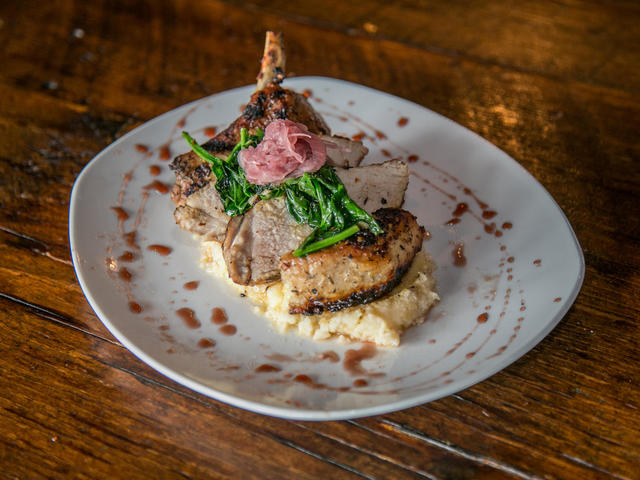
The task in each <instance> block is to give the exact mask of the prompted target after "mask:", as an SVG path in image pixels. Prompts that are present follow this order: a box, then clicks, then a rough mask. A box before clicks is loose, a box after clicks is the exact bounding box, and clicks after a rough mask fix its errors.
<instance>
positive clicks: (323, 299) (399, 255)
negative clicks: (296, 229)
mask: <svg viewBox="0 0 640 480" xmlns="http://www.w3.org/2000/svg"><path fill="white" fill-rule="evenodd" d="M374 217H375V218H376V220H378V222H379V223H380V226H381V227H382V228H383V229H384V233H383V234H382V235H378V236H375V235H373V234H371V233H370V232H369V231H362V232H359V233H357V234H356V235H353V236H352V237H349V238H348V239H346V240H344V241H342V242H340V243H337V244H336V245H333V246H331V247H329V248H326V249H324V250H320V251H318V252H314V253H311V254H309V255H307V256H305V257H299V258H297V257H294V256H293V255H292V254H291V253H289V254H286V255H284V256H283V257H282V259H281V261H280V273H281V277H282V281H283V282H284V286H285V289H287V290H289V291H290V292H291V296H290V300H289V313H291V314H299V313H302V314H305V315H312V314H319V313H322V312H323V311H325V310H328V311H332V312H334V311H337V310H342V309H343V308H347V307H351V306H354V305H361V304H363V303H369V302H372V301H374V300H376V299H377V298H380V297H381V296H382V295H384V294H385V293H387V292H389V291H390V290H392V289H393V287H395V286H396V285H397V284H398V283H399V281H400V279H401V278H402V276H403V275H404V274H405V272H406V271H407V270H408V268H409V267H410V266H411V262H412V261H413V258H414V257H415V255H416V253H418V252H419V251H420V249H421V248H422V239H423V234H424V229H423V228H422V227H421V226H420V225H419V224H418V222H417V220H416V217H414V216H413V215H412V214H411V213H409V212H407V211H406V210H402V209H395V208H386V209H380V210H378V211H377V212H375V213H374Z"/></svg>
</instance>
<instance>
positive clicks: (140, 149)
mask: <svg viewBox="0 0 640 480" xmlns="http://www.w3.org/2000/svg"><path fill="white" fill-rule="evenodd" d="M135 149H136V152H140V153H147V152H148V151H149V147H147V146H146V145H142V144H141V143H138V144H136V146H135Z"/></svg>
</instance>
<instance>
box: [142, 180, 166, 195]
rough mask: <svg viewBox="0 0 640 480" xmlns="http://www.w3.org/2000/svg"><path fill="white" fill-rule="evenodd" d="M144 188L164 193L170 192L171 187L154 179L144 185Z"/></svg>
mask: <svg viewBox="0 0 640 480" xmlns="http://www.w3.org/2000/svg"><path fill="white" fill-rule="evenodd" d="M142 188H143V189H144V190H155V191H156V192H158V193H160V194H162V195H164V194H165V193H168V192H169V187H167V186H166V185H165V184H164V183H162V182H160V181H158V180H154V181H153V182H151V183H150V184H149V185H145V186H144V187H142Z"/></svg>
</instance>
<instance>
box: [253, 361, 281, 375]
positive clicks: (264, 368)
mask: <svg viewBox="0 0 640 480" xmlns="http://www.w3.org/2000/svg"><path fill="white" fill-rule="evenodd" d="M280 370H282V369H281V368H280V367H277V366H275V365H271V364H269V363H263V364H262V365H260V366H259V367H257V368H256V369H255V370H254V372H256V373H272V372H279V371H280Z"/></svg>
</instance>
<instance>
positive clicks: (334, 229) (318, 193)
mask: <svg viewBox="0 0 640 480" xmlns="http://www.w3.org/2000/svg"><path fill="white" fill-rule="evenodd" d="M182 136H183V137H184V139H185V140H186V141H187V142H188V143H189V146H190V147H191V148H192V149H193V151H194V152H195V153H196V154H197V155H198V156H199V157H200V158H202V159H203V160H205V161H207V162H208V163H209V164H210V165H211V170H212V171H213V174H214V175H215V176H216V185H215V187H216V190H217V191H218V193H219V194H220V200H221V201H222V204H223V205H224V209H225V212H226V213H227V214H228V215H229V216H232V217H233V216H236V215H242V214H243V213H245V212H246V211H247V210H249V209H250V208H251V207H252V206H253V204H254V203H255V202H256V201H257V200H258V199H269V198H276V197H281V196H284V197H285V201H286V204H287V209H288V211H289V214H290V215H291V216H292V217H293V218H294V220H295V221H296V222H297V223H300V224H305V223H306V224H308V225H309V226H311V227H312V228H313V232H311V234H310V235H309V236H308V237H307V238H305V239H304V241H303V242H302V244H301V245H300V246H299V247H298V248H297V249H296V250H295V251H294V252H293V255H294V256H296V257H301V256H304V255H307V254H308V253H311V252H315V251H317V250H320V249H322V248H326V247H329V246H331V245H333V244H335V243H338V242H339V241H341V240H344V239H345V238H349V237H350V236H351V235H353V234H355V233H356V232H358V231H360V228H361V226H367V227H368V228H369V230H370V231H371V232H372V233H374V234H376V235H379V234H381V233H382V228H380V225H378V223H377V222H376V221H375V219H374V218H373V217H372V216H371V215H369V214H368V213H367V212H365V211H364V210H363V209H362V208H360V207H359V206H358V205H356V203H355V202H354V201H353V200H352V199H351V198H349V195H347V191H346V189H345V188H344V185H343V184H342V182H341V181H340V179H339V178H338V176H337V175H336V172H335V170H334V169H333V167H332V166H330V165H324V166H323V167H322V168H320V169H319V170H318V171H316V172H313V173H305V174H303V175H302V176H300V177H298V178H292V179H289V180H285V181H283V182H282V183H280V184H278V185H270V184H269V185H254V184H252V183H249V182H248V181H247V179H246V178H245V175H244V171H243V170H242V167H241V166H240V164H239V163H238V153H239V152H240V150H242V149H243V148H247V147H255V146H256V145H258V144H259V143H260V141H262V138H263V136H264V132H263V131H262V130H258V131H257V132H256V134H254V135H248V133H247V130H246V129H244V128H243V129H242V130H241V131H240V142H238V143H237V144H236V146H235V147H234V148H233V150H232V151H231V153H230V154H229V156H228V157H227V158H226V159H224V160H223V159H221V158H218V157H216V156H215V155H212V154H211V153H209V152H207V151H206V150H205V149H204V148H202V147H201V146H200V145H198V144H197V143H196V142H195V140H194V139H193V138H191V137H190V136H189V134H188V133H186V132H183V133H182Z"/></svg>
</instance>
